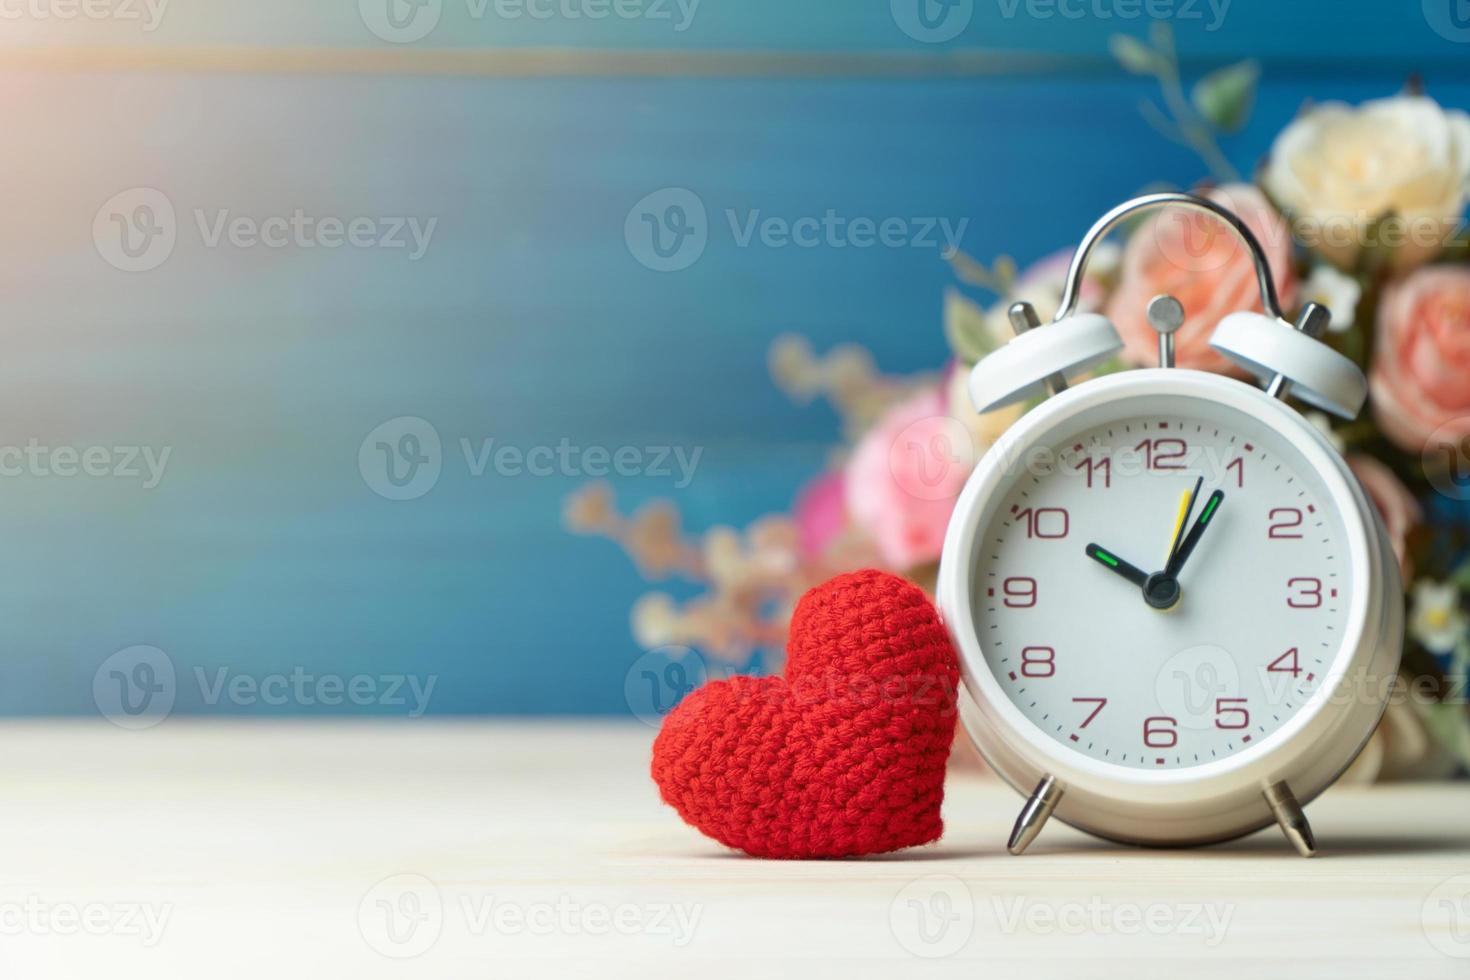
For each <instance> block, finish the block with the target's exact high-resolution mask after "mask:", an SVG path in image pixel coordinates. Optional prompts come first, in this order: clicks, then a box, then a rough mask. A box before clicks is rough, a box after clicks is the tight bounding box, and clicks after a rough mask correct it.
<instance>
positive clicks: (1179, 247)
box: [1107, 184, 1296, 372]
mask: <svg viewBox="0 0 1470 980" xmlns="http://www.w3.org/2000/svg"><path fill="white" fill-rule="evenodd" d="M1205 196H1206V197H1208V198H1209V199H1210V200H1212V201H1214V202H1215V203H1217V204H1221V205H1223V206H1225V207H1226V208H1229V209H1230V210H1231V211H1233V212H1235V213H1236V214H1237V215H1239V216H1240V218H1241V220H1242V221H1244V222H1245V224H1246V226H1247V227H1248V228H1250V230H1251V231H1252V232H1253V233H1254V234H1255V236H1256V238H1257V239H1258V240H1259V241H1260V243H1261V247H1262V248H1263V249H1264V250H1265V252H1266V260H1267V262H1268V264H1269V265H1270V267H1271V274H1272V276H1273V277H1274V278H1275V280H1276V291H1277V293H1278V296H1279V298H1280V300H1281V305H1282V306H1283V307H1289V306H1290V305H1291V303H1292V301H1293V299H1294V298H1295V293H1296V280H1295V278H1294V276H1293V272H1292V266H1291V235H1290V233H1289V232H1288V230H1287V228H1286V224H1285V222H1283V221H1282V220H1281V217H1280V215H1278V214H1277V213H1276V212H1275V211H1273V210H1272V209H1271V205H1270V204H1269V203H1267V201H1266V198H1265V197H1264V196H1263V195H1262V194H1261V192H1260V191H1258V190H1256V189H1255V188H1254V187H1251V186H1250V185H1248V184H1227V185H1225V186H1224V187H1220V188H1217V189H1215V190H1213V191H1210V192H1209V193H1208V194H1207V195H1205ZM1160 293H1168V294H1169V295H1170V296H1173V297H1174V298H1175V299H1177V300H1179V302H1180V303H1182V304H1184V317H1185V319H1184V326H1183V327H1182V328H1180V330H1179V332H1178V333H1177V334H1175V350H1176V352H1177V357H1178V364H1179V366H1180V367H1185V368H1197V369H1199V370H1202V371H1221V372H1223V371H1226V370H1229V369H1230V363H1229V362H1228V361H1226V360H1225V358H1223V357H1221V356H1220V355H1219V354H1217V353H1215V351H1214V350H1212V349H1211V348H1210V335H1211V334H1212V333H1214V332H1215V327H1216V326H1217V325H1218V324H1219V322H1220V321H1221V320H1223V319H1224V318H1225V317H1226V315H1227V314H1230V313H1234V312H1236V311H1237V310H1256V311H1260V310H1261V309H1262V307H1261V294H1260V290H1259V289H1258V288H1257V286H1256V270H1255V264H1254V263H1253V262H1252V261H1251V257H1250V253H1249V252H1247V251H1246V248H1245V246H1244V245H1242V244H1241V243H1240V240H1239V239H1238V238H1236V237H1235V234H1234V233H1233V232H1232V231H1230V230H1229V229H1228V228H1225V227H1224V226H1223V225H1222V224H1221V223H1220V222H1219V221H1217V220H1215V219H1214V218H1212V217H1210V216H1208V215H1204V214H1197V213H1195V212H1192V211H1185V210H1183V209H1179V208H1167V209H1165V210H1162V211H1159V212H1156V213H1155V214H1154V215H1153V216H1152V217H1151V218H1149V219H1147V220H1146V221H1145V222H1144V224H1142V225H1140V226H1139V227H1138V229H1137V230H1136V231H1134V233H1133V236H1132V237H1131V238H1129V239H1128V246H1127V248H1126V249H1125V250H1124V252H1123V272H1122V280H1121V281H1120V282H1119V284H1118V288H1117V290H1116V291H1115V292H1114V293H1113V297H1112V299H1111V301H1109V303H1108V308H1107V315H1108V318H1109V319H1110V320H1112V321H1113V323H1114V324H1115V325H1116V326H1117V328H1118V333H1119V334H1121V335H1122V337H1123V343H1124V344H1125V345H1126V349H1125V350H1124V353H1123V356H1124V357H1125V358H1126V359H1127V360H1129V361H1130V362H1132V363H1134V364H1138V365H1150V366H1152V365H1157V364H1158V358H1159V354H1158V346H1159V344H1158V334H1156V333H1154V330H1153V328H1152V327H1150V326H1149V325H1148V318H1147V316H1146V315H1145V314H1146V311H1147V310H1148V304H1149V300H1151V299H1153V298H1154V297H1155V296H1158V295H1159V294H1160Z"/></svg>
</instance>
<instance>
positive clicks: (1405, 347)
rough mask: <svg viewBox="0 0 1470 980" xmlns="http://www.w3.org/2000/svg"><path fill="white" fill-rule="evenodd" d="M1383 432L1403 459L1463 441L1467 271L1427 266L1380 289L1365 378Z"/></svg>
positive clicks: (1469, 304)
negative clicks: (1434, 444)
mask: <svg viewBox="0 0 1470 980" xmlns="http://www.w3.org/2000/svg"><path fill="white" fill-rule="evenodd" d="M1370 381H1371V383H1372V393H1373V412H1374V415H1375V416H1376V417H1377V419H1378V424H1379V425H1380V426H1381V427H1382V428H1383V432H1384V434H1385V435H1387V436H1388V437H1389V438H1390V439H1392V440H1393V441H1394V442H1396V443H1398V444H1399V445H1400V446H1402V447H1403V448H1404V449H1407V450H1408V451H1410V452H1420V451H1422V450H1423V449H1424V446H1425V443H1427V442H1428V441H1429V437H1430V436H1431V435H1433V434H1434V433H1435V432H1436V431H1438V430H1441V429H1443V430H1444V431H1442V432H1440V433H1439V434H1440V435H1441V436H1443V437H1444V441H1445V442H1450V443H1456V444H1458V443H1459V441H1460V440H1461V439H1464V438H1466V437H1467V436H1470V268H1465V267H1463V266H1448V265H1438V266H1428V267H1426V268H1423V269H1418V270H1416V271H1414V272H1411V273H1410V274H1409V275H1408V276H1407V277H1405V278H1404V279H1402V280H1400V281H1398V282H1396V283H1393V284H1391V285H1389V286H1388V287H1386V288H1385V289H1384V291H1383V301H1382V303H1381V304H1380V305H1379V307H1378V350H1377V353H1376V354H1375V356H1374V358H1373V369H1372V371H1371V373H1370Z"/></svg>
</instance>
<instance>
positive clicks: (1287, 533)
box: [1266, 507, 1302, 541]
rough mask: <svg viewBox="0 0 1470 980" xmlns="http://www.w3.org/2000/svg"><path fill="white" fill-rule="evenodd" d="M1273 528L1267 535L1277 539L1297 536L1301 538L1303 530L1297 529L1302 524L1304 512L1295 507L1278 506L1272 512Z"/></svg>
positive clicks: (1296, 537)
mask: <svg viewBox="0 0 1470 980" xmlns="http://www.w3.org/2000/svg"><path fill="white" fill-rule="evenodd" d="M1270 520H1271V529H1270V530H1269V531H1268V532H1267V533H1266V536H1267V537H1269V538H1272V539H1275V540H1278V541H1279V540H1282V539H1286V538H1295V539H1298V540H1300V538H1301V536H1302V535H1301V532H1300V531H1297V530H1296V529H1297V528H1299V527H1301V526H1302V512H1301V511H1299V510H1297V509H1296V508H1295V507H1277V508H1276V509H1274V510H1272V511H1271V514H1270Z"/></svg>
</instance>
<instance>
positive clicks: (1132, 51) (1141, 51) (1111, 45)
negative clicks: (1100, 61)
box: [1108, 34, 1160, 75]
mask: <svg viewBox="0 0 1470 980" xmlns="http://www.w3.org/2000/svg"><path fill="white" fill-rule="evenodd" d="M1108 50H1109V51H1111V52H1112V53H1113V57H1114V58H1116V59H1117V60H1118V64H1120V65H1122V66H1123V67H1124V69H1126V70H1127V71H1130V72H1132V73H1133V74H1135V75H1155V74H1157V73H1158V70H1159V64H1160V60H1159V55H1158V53H1157V52H1155V51H1154V49H1153V48H1151V47H1149V46H1148V45H1147V44H1144V43H1143V42H1142V41H1140V40H1139V39H1138V38H1136V37H1133V36H1131V35H1128V34H1114V35H1113V36H1112V37H1110V38H1108Z"/></svg>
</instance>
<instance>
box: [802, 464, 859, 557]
mask: <svg viewBox="0 0 1470 980" xmlns="http://www.w3.org/2000/svg"><path fill="white" fill-rule="evenodd" d="M792 517H793V518H794V519H795V521H796V547H797V550H798V551H800V552H801V556H802V558H804V559H806V560H807V561H813V562H814V561H817V560H819V559H820V558H821V557H822V556H823V555H825V554H826V553H827V549H828V547H830V546H831V544H832V542H833V541H835V540H836V539H837V537H838V536H839V535H840V534H842V531H843V529H844V528H846V527H847V489H846V487H845V485H844V480H843V476H842V471H841V470H834V471H832V472H830V473H823V474H822V475H821V476H819V477H817V478H816V479H815V480H812V481H811V482H810V483H808V484H807V485H806V486H804V487H802V488H801V493H799V494H797V496H796V506H795V507H794V508H793V509H792Z"/></svg>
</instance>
